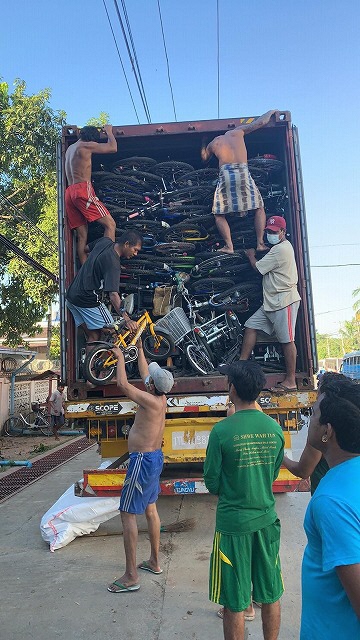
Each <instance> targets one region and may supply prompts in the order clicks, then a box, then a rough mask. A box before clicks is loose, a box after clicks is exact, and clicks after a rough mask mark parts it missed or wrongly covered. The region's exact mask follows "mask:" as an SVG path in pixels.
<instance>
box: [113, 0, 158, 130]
mask: <svg viewBox="0 0 360 640" xmlns="http://www.w3.org/2000/svg"><path fill="white" fill-rule="evenodd" d="M114 5H115V10H116V14H117V17H118V20H119V23H120V27H121V31H122V34H123V38H124V42H125V46H126V49H127V52H128V56H129V59H130V62H131V66H132V70H133V72H134V76H135V81H136V84H137V87H138V90H139V93H140V98H141V101H142V103H143V107H144V111H145V115H146V119H147V121H148V122H149V123H150V122H151V118H150V112H149V108H148V105H147V101H146V96H145V93H144V94H143V92H142V81H141V80H140V79H139V77H138V74H137V71H136V69H135V66H134V61H133V57H132V53H131V50H130V46H129V42H128V39H127V35H126V32H125V27H124V23H123V19H122V17H121V14H120V9H119V5H118V3H117V0H114Z"/></svg>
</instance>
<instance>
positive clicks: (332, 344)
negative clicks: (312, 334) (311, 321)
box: [316, 317, 360, 360]
mask: <svg viewBox="0 0 360 640" xmlns="http://www.w3.org/2000/svg"><path fill="white" fill-rule="evenodd" d="M316 345H317V352H318V358H319V360H323V359H324V358H342V357H343V355H344V354H345V353H349V352H350V351H354V350H355V349H360V323H359V322H358V321H357V320H356V317H355V318H353V319H352V320H346V321H345V322H344V325H343V326H342V328H341V329H340V331H339V336H338V337H337V336H332V335H329V334H327V333H324V334H321V333H316Z"/></svg>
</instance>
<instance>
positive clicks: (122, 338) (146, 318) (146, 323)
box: [99, 310, 160, 367]
mask: <svg viewBox="0 0 360 640" xmlns="http://www.w3.org/2000/svg"><path fill="white" fill-rule="evenodd" d="M136 323H137V324H138V327H139V328H138V330H137V332H136V333H135V335H134V336H133V337H132V338H131V340H130V341H129V342H127V340H126V339H127V338H128V337H129V336H130V335H131V331H129V329H128V330H127V331H125V332H124V333H118V334H117V340H116V341H115V343H114V347H120V348H122V349H123V350H124V351H127V350H128V349H130V348H131V347H132V348H133V349H136V355H135V357H134V358H132V360H135V358H136V357H137V347H136V343H137V341H138V339H139V338H140V336H141V334H142V333H143V332H144V331H145V329H146V328H147V327H148V328H149V331H150V333H151V335H152V336H153V338H154V340H155V344H156V346H157V347H159V346H160V340H159V339H158V337H157V335H156V332H155V329H154V326H155V324H154V322H153V321H152V319H151V317H150V314H149V313H148V311H147V310H145V312H144V313H143V314H142V315H141V316H140V318H139V319H138V320H136ZM99 344H101V341H99ZM109 350H110V349H109ZM116 363H117V358H115V356H114V355H113V354H111V355H109V357H108V358H106V360H105V361H104V365H103V366H104V367H113V366H114V365H115V364H116Z"/></svg>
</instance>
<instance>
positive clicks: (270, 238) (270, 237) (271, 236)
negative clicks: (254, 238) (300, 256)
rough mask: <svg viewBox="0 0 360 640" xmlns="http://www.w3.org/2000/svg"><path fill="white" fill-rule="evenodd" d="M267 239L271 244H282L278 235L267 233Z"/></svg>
mask: <svg viewBox="0 0 360 640" xmlns="http://www.w3.org/2000/svg"><path fill="white" fill-rule="evenodd" d="M266 237H267V241H268V243H269V244H279V242H280V238H279V234H278V233H267V234H266Z"/></svg>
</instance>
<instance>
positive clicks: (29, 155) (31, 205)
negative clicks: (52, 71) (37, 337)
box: [0, 80, 65, 346]
mask: <svg viewBox="0 0 360 640" xmlns="http://www.w3.org/2000/svg"><path fill="white" fill-rule="evenodd" d="M25 92H26V84H25V82H23V81H22V80H16V81H15V83H14V89H13V91H12V93H11V91H10V89H9V86H8V84H7V83H6V82H0V193H1V194H2V195H4V196H5V197H6V198H7V199H8V200H9V201H10V202H11V203H12V204H13V205H15V206H16V207H17V208H18V210H20V211H21V212H22V213H24V214H25V215H26V216H27V218H29V219H30V221H31V222H32V223H34V224H35V225H37V226H38V227H39V229H41V230H42V231H43V232H44V233H45V234H46V235H47V236H48V237H49V239H50V240H49V241H47V240H46V239H44V238H43V237H42V236H41V235H39V234H38V233H37V232H36V229H35V230H34V229H33V228H32V227H31V225H29V224H28V223H27V222H25V221H24V220H23V219H22V218H21V216H19V215H18V213H17V212H16V210H15V211H14V209H12V207H11V206H10V205H9V206H8V205H7V204H6V203H4V202H3V201H2V200H1V201H0V233H2V234H3V235H4V236H5V237H6V238H8V239H9V240H11V241H13V242H14V243H15V244H16V245H17V246H19V247H20V248H21V249H22V250H23V251H25V252H26V253H28V254H29V255H30V256H31V257H33V258H35V259H36V260H37V261H38V262H40V263H41V264H42V265H43V266H45V267H46V268H47V269H48V270H49V271H51V272H52V273H57V272H58V251H57V215H56V208H57V207H56V143H57V141H58V138H59V135H60V131H61V126H62V125H63V124H64V123H65V113H64V112H62V111H58V112H55V111H53V110H52V109H51V108H50V106H49V99H50V95H51V94H50V90H49V89H44V90H42V91H40V92H39V93H38V94H34V95H26V93H25ZM56 293H57V287H56V286H55V285H54V283H53V282H52V281H48V280H47V278H46V276H44V275H43V274H41V273H38V272H37V271H36V270H34V269H33V268H32V267H30V266H29V265H28V264H26V263H25V262H23V261H22V260H20V259H19V258H17V257H16V256H15V255H14V254H13V253H12V252H11V251H10V250H8V249H5V248H4V247H3V246H2V245H0V300H1V306H0V309H1V314H0V335H1V336H2V337H3V338H4V339H5V341H6V342H7V344H8V345H9V346H16V345H18V344H21V334H23V333H25V334H28V335H29V336H32V335H34V334H35V333H37V331H38V330H37V327H36V323H37V322H39V320H41V319H42V318H43V317H44V315H45V313H46V311H47V309H48V306H49V304H50V302H51V301H52V300H53V299H54V297H55V296H56Z"/></svg>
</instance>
